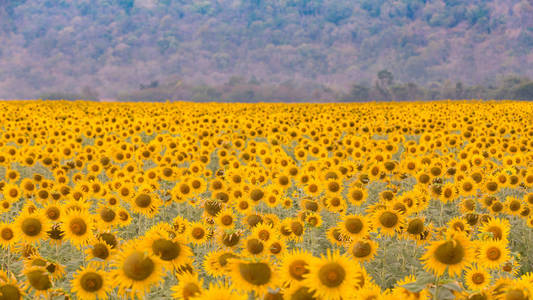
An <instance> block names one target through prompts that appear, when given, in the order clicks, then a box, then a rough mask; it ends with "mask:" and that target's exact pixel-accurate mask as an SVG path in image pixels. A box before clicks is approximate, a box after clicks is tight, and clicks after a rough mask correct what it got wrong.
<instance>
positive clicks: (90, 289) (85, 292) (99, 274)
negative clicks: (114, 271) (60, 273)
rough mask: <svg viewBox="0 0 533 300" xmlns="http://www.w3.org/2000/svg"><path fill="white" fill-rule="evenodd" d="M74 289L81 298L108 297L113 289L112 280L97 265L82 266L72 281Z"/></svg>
mask: <svg viewBox="0 0 533 300" xmlns="http://www.w3.org/2000/svg"><path fill="white" fill-rule="evenodd" d="M71 285H72V291H73V292H74V293H76V295H77V296H78V297H79V298H80V299H87V300H94V299H106V298H107V294H108V293H109V291H110V290H111V282H110V280H109V278H108V275H107V273H106V272H105V271H103V270H98V269H96V268H95V267H92V266H89V267H87V268H85V267H81V268H80V269H79V270H77V271H76V273H75V274H74V278H73V279H72V281H71Z"/></svg>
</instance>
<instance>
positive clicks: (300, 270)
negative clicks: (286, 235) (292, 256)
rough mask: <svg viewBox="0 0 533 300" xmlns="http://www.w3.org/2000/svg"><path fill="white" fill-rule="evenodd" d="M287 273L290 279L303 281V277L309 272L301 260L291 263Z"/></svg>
mask: <svg viewBox="0 0 533 300" xmlns="http://www.w3.org/2000/svg"><path fill="white" fill-rule="evenodd" d="M289 273H290V274H291V277H292V278H294V279H296V280H298V281H301V280H303V279H304V275H305V274H307V273H309V270H308V269H307V263H306V262H305V261H304V260H301V259H298V260H295V261H293V262H292V263H291V264H290V265H289Z"/></svg>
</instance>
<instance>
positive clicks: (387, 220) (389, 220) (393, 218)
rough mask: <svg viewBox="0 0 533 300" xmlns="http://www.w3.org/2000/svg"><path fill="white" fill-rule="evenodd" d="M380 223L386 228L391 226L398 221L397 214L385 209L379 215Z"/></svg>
mask: <svg viewBox="0 0 533 300" xmlns="http://www.w3.org/2000/svg"><path fill="white" fill-rule="evenodd" d="M379 222H380V223H381V225H383V226H384V227H387V228H392V227H394V226H396V224H397V223H398V216H397V215H396V214H394V213H391V212H390V211H386V212H384V213H382V214H381V216H379Z"/></svg>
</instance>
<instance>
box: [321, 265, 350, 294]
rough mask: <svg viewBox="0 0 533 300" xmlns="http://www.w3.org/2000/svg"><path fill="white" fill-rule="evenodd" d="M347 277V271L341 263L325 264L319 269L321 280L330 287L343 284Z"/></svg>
mask: <svg viewBox="0 0 533 300" xmlns="http://www.w3.org/2000/svg"><path fill="white" fill-rule="evenodd" d="M345 277H346V271H345V270H344V268H343V267H342V266H341V265H339V264H338V263H335V262H330V263H327V264H325V265H324V266H322V268H320V270H319V271H318V278H319V279H320V282H321V283H322V284H323V285H325V286H327V287H329V288H335V287H338V286H339V285H341V284H342V282H343V281H344V278H345Z"/></svg>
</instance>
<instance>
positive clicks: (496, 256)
mask: <svg viewBox="0 0 533 300" xmlns="http://www.w3.org/2000/svg"><path fill="white" fill-rule="evenodd" d="M478 259H479V264H480V265H481V266H483V267H486V268H489V269H497V268H498V267H499V266H500V265H501V264H503V263H504V262H505V261H507V260H509V249H508V248H507V241H505V240H487V241H483V242H481V244H480V247H479V254H478Z"/></svg>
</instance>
